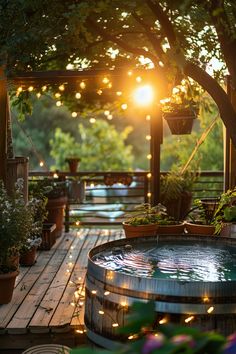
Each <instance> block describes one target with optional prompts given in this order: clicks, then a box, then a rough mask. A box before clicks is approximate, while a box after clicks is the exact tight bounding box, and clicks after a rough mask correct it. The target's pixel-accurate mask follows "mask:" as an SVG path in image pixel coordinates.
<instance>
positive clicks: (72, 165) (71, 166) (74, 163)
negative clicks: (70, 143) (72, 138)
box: [65, 156, 80, 173]
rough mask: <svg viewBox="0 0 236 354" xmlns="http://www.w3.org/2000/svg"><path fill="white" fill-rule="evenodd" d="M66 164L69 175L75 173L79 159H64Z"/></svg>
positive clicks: (76, 157) (75, 157) (71, 157)
mask: <svg viewBox="0 0 236 354" xmlns="http://www.w3.org/2000/svg"><path fill="white" fill-rule="evenodd" d="M65 161H66V162H68V165H69V169H70V172H71V173H76V172H77V169H78V167H79V163H80V158H79V157H78V156H70V157H67V158H66V159H65Z"/></svg>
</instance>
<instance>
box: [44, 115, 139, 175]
mask: <svg viewBox="0 0 236 354" xmlns="http://www.w3.org/2000/svg"><path fill="white" fill-rule="evenodd" d="M78 129H79V134H80V138H81V143H80V144H79V143H76V141H75V140H74V138H73V137H71V136H70V135H69V134H65V133H63V132H62V130H61V129H59V128H58V129H57V130H56V133H55V137H54V139H51V140H50V145H51V155H52V156H53V157H54V159H55V162H56V165H55V166H53V167H52V168H54V169H61V170H65V169H66V168H67V164H66V161H65V160H66V158H67V157H69V156H70V155H71V154H74V155H76V156H78V157H80V159H81V164H80V167H81V170H87V171H108V170H112V171H118V170H129V169H131V167H132V163H133V155H132V147H131V146H130V145H125V140H126V139H127V137H128V135H129V133H130V132H131V127H126V128H125V129H124V130H123V131H121V132H118V131H117V130H116V129H115V127H114V126H113V125H111V124H109V123H107V122H106V121H104V120H100V119H98V120H96V122H95V123H93V124H91V126H90V127H85V126H83V125H82V124H79V126H78Z"/></svg>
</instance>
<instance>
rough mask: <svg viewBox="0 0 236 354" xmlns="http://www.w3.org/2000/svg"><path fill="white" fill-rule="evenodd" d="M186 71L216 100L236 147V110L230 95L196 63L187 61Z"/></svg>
mask: <svg viewBox="0 0 236 354" xmlns="http://www.w3.org/2000/svg"><path fill="white" fill-rule="evenodd" d="M184 73H185V74H186V75H188V76H190V77H191V78H192V79H193V80H195V81H197V82H198V83H199V84H200V85H201V86H202V87H203V88H204V89H205V90H206V91H207V92H208V93H209V94H210V95H211V97H212V98H213V100H214V101H215V102H216V104H217V106H218V108H219V111H220V116H221V119H222V120H223V122H224V124H225V126H226V128H227V129H228V131H229V135H230V137H231V139H232V142H233V144H234V146H235V147H236V131H235V122H236V112H235V110H234V108H233V106H232V103H231V102H230V98H229V96H228V95H227V94H226V92H225V91H224V90H223V88H222V87H221V86H220V85H219V84H218V83H217V81H216V80H215V79H213V78H212V77H211V76H210V75H209V74H208V73H207V72H205V71H204V70H203V69H201V68H200V67H199V66H197V65H196V64H193V63H191V62H186V65H185V67H184Z"/></svg>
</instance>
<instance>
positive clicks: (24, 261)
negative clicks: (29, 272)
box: [20, 247, 37, 267]
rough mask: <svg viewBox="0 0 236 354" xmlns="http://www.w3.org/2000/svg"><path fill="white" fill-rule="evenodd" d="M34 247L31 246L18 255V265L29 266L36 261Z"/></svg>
mask: <svg viewBox="0 0 236 354" xmlns="http://www.w3.org/2000/svg"><path fill="white" fill-rule="evenodd" d="M36 251H37V249H36V247H32V248H31V249H30V250H28V251H27V252H25V253H23V254H21V255H20V265H22V266H25V267H31V266H32V265H34V264H35V261H36V254H37V253H36Z"/></svg>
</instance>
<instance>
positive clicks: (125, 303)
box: [120, 301, 128, 307]
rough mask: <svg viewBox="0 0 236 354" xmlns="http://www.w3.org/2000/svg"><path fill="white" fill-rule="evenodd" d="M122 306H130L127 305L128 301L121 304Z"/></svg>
mask: <svg viewBox="0 0 236 354" xmlns="http://www.w3.org/2000/svg"><path fill="white" fill-rule="evenodd" d="M120 305H121V306H122V307H126V306H127V305H128V304H127V302H126V301H122V302H121V303H120Z"/></svg>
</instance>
